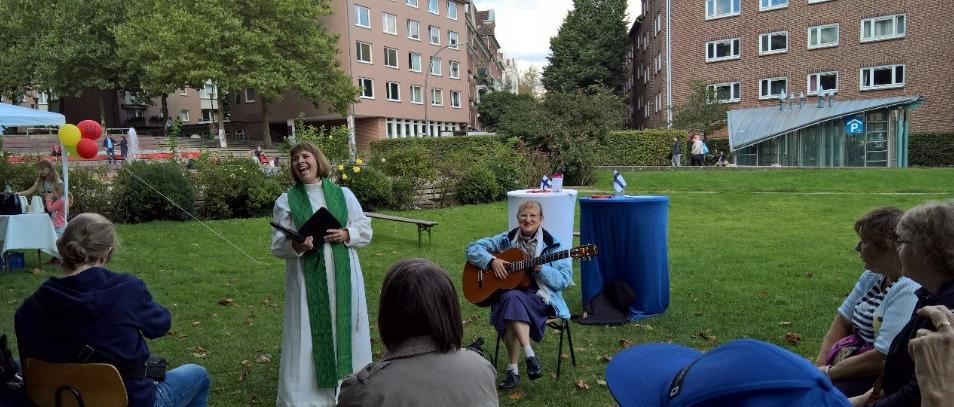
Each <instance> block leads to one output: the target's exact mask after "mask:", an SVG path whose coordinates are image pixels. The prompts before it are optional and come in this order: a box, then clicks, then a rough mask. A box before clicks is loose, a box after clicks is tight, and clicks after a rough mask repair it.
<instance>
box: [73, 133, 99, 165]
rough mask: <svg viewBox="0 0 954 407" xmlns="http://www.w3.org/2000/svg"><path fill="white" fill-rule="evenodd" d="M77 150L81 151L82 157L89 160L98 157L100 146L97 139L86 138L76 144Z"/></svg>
mask: <svg viewBox="0 0 954 407" xmlns="http://www.w3.org/2000/svg"><path fill="white" fill-rule="evenodd" d="M76 152H77V153H79V156H80V157H83V158H85V159H87V160H88V159H90V158H93V157H96V154H99V148H98V146H97V145H96V142H95V141H93V140H90V139H88V138H84V139H82V140H80V141H79V143H77V144H76Z"/></svg>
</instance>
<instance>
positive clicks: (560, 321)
mask: <svg viewBox="0 0 954 407" xmlns="http://www.w3.org/2000/svg"><path fill="white" fill-rule="evenodd" d="M547 326H548V327H550V328H553V329H556V330H557V331H559V332H560V348H559V350H558V351H557V371H556V377H557V378H560V367H561V365H562V364H563V333H564V332H566V338H567V342H569V344H570V360H571V361H572V362H573V367H576V352H574V350H573V335H572V334H571V332H570V319H569V318H550V319H547ZM499 356H500V335H497V345H496V346H495V347H494V368H495V369H496V368H497V358H498V357H499Z"/></svg>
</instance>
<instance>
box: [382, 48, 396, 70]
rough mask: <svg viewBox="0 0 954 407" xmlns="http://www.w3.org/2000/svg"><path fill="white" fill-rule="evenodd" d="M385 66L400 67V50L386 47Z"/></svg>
mask: <svg viewBox="0 0 954 407" xmlns="http://www.w3.org/2000/svg"><path fill="white" fill-rule="evenodd" d="M384 66H386V67H388V68H397V67H398V50H396V49H394V48H384Z"/></svg>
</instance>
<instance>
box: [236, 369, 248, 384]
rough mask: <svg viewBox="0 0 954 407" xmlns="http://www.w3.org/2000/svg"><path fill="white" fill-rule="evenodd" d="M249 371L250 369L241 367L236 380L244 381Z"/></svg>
mask: <svg viewBox="0 0 954 407" xmlns="http://www.w3.org/2000/svg"><path fill="white" fill-rule="evenodd" d="M250 372H251V371H250V370H249V369H242V371H241V372H240V373H239V379H238V381H240V382H244V381H245V378H246V377H248V374H249V373H250Z"/></svg>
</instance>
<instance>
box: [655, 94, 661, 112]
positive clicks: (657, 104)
mask: <svg viewBox="0 0 954 407" xmlns="http://www.w3.org/2000/svg"><path fill="white" fill-rule="evenodd" d="M660 110H662V92H660V93H657V94H656V112H659V111H660Z"/></svg>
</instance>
